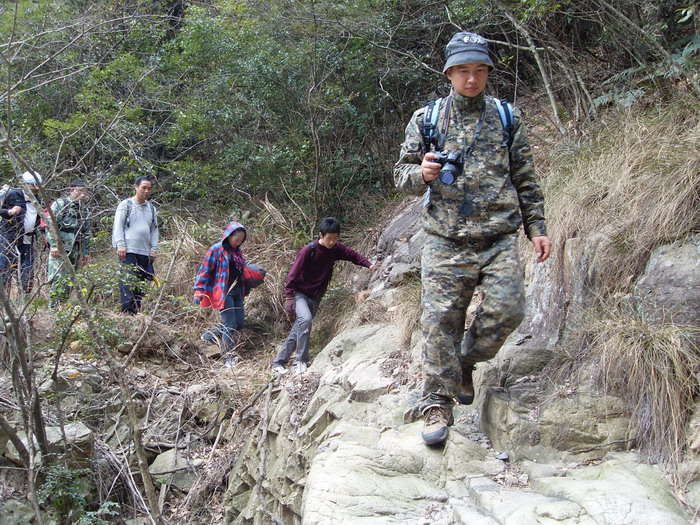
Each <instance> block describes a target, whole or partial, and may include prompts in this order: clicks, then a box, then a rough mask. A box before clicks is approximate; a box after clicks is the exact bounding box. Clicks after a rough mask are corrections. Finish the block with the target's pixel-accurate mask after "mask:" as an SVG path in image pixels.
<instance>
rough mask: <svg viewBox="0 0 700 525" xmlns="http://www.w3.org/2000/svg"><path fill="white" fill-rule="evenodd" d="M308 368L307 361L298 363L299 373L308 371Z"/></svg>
mask: <svg viewBox="0 0 700 525" xmlns="http://www.w3.org/2000/svg"><path fill="white" fill-rule="evenodd" d="M307 368H309V367H308V365H307V364H306V363H304V362H303V361H299V362H298V363H297V374H303V373H304V372H306V369H307Z"/></svg>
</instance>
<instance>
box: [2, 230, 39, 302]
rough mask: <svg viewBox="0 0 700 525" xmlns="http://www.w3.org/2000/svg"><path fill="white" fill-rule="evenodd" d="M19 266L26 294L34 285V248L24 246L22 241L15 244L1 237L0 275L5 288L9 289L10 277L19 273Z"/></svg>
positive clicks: (20, 279) (21, 282)
mask: <svg viewBox="0 0 700 525" xmlns="http://www.w3.org/2000/svg"><path fill="white" fill-rule="evenodd" d="M18 263H19V264H18ZM18 266H19V281H20V284H21V287H22V290H23V291H24V293H29V292H31V291H32V284H33V283H34V247H33V246H32V245H31V244H23V243H22V242H21V240H20V242H17V243H14V242H7V240H6V239H5V238H4V237H0V274H2V285H3V286H5V287H7V283H8V281H9V280H10V277H12V275H13V272H16V271H17V267H18ZM15 275H17V274H16V273H15Z"/></svg>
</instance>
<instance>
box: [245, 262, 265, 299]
mask: <svg viewBox="0 0 700 525" xmlns="http://www.w3.org/2000/svg"><path fill="white" fill-rule="evenodd" d="M265 275H267V272H266V271H265V268H263V267H261V266H256V265H255V264H246V265H245V266H244V267H243V283H244V288H245V291H246V294H247V293H248V292H249V291H250V290H252V289H253V288H256V287H257V286H260V285H261V284H262V283H263V281H264V280H265Z"/></svg>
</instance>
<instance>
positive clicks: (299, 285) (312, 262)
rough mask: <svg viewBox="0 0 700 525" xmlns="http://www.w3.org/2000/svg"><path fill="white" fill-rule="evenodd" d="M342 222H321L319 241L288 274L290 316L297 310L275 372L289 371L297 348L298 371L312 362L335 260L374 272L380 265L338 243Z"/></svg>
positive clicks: (286, 301) (286, 303) (286, 304)
mask: <svg viewBox="0 0 700 525" xmlns="http://www.w3.org/2000/svg"><path fill="white" fill-rule="evenodd" d="M339 237H340V222H339V221H338V219H336V218H335V217H326V218H325V219H323V220H322V221H321V225H320V227H319V237H318V240H316V241H313V242H311V243H309V244H307V245H306V246H304V247H303V248H302V249H301V250H299V253H297V257H296V259H295V260H294V264H293V265H292V267H291V268H290V270H289V274H287V282H286V284H285V287H284V309H285V311H286V312H287V315H289V317H290V319H291V318H292V317H294V315H295V313H296V320H295V321H294V324H293V325H292V330H291V331H290V332H289V336H288V337H287V339H286V340H285V342H284V343H283V344H282V348H281V349H280V352H279V354H277V357H276V358H275V360H274V362H273V363H272V371H273V372H274V373H275V374H278V375H279V374H286V373H287V369H286V368H285V367H284V366H285V364H286V363H287V360H288V359H289V358H290V357H291V355H292V354H293V353H294V351H295V350H296V353H297V357H296V361H297V372H299V373H303V372H305V371H306V368H307V366H308V363H309V334H310V333H311V321H312V320H313V318H314V316H315V315H316V311H317V310H318V305H319V303H320V302H321V298H322V297H323V294H325V293H326V289H327V288H328V283H329V282H330V280H331V277H332V276H333V265H334V264H335V261H350V262H352V263H354V264H357V265H358V266H365V267H366V268H369V269H370V270H371V271H374V270H375V269H376V265H374V264H372V263H370V262H369V261H368V260H367V258H366V257H365V256H363V255H361V254H359V253H357V252H356V251H355V250H353V249H351V248H348V247H347V246H345V245H344V244H343V243H340V242H338V238H339Z"/></svg>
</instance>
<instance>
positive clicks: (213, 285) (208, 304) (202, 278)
mask: <svg viewBox="0 0 700 525" xmlns="http://www.w3.org/2000/svg"><path fill="white" fill-rule="evenodd" d="M239 228H242V229H243V230H245V228H243V225H242V224H240V223H238V222H235V221H231V222H230V223H229V224H228V226H227V227H226V231H224V235H223V237H222V238H221V241H220V242H217V243H216V244H214V245H212V246H211V247H210V248H209V250H208V251H207V254H206V255H205V256H204V261H202V265H201V266H200V267H199V271H198V272H197V278H196V279H195V281H194V296H195V297H198V298H199V299H200V303H199V306H201V307H202V308H214V309H215V310H223V308H224V299H225V297H226V294H227V293H228V290H227V287H228V276H229V259H232V260H233V261H234V263H235V265H236V268H237V269H238V274H239V275H241V276H242V275H243V268H244V267H245V260H244V259H243V252H242V251H241V249H240V247H239V248H237V249H236V250H231V248H230V247H229V246H228V243H226V244H224V241H225V240H226V238H228V236H229V235H231V234H232V233H233V232H234V231H235V230H238V229H239ZM245 293H246V290H245V287H244V289H243V295H245Z"/></svg>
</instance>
